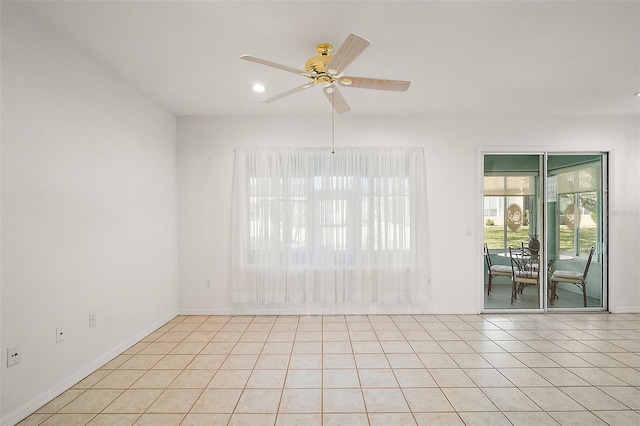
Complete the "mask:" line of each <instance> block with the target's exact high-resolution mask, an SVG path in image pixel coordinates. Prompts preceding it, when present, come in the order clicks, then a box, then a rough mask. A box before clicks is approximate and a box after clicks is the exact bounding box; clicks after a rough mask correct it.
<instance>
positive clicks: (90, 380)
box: [71, 370, 113, 389]
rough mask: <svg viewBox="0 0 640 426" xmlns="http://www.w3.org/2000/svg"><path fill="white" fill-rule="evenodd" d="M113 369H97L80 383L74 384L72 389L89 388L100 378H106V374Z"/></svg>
mask: <svg viewBox="0 0 640 426" xmlns="http://www.w3.org/2000/svg"><path fill="white" fill-rule="evenodd" d="M112 371H113V370H96V371H94V372H93V373H91V374H89V375H88V376H87V377H85V378H84V379H82V380H80V381H79V382H78V383H76V384H75V385H73V386H72V387H71V389H89V388H90V387H92V386H93V385H95V384H96V383H98V382H99V381H100V380H102V379H104V378H105V377H106V376H108V375H109V374H111V372H112Z"/></svg>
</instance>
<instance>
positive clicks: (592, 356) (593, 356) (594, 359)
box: [576, 352, 627, 367]
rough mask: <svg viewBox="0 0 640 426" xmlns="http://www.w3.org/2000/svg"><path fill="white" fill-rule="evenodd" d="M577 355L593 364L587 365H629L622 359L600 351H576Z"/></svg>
mask: <svg viewBox="0 0 640 426" xmlns="http://www.w3.org/2000/svg"><path fill="white" fill-rule="evenodd" d="M576 356H578V357H580V358H582V359H583V360H585V361H586V362H588V363H589V364H591V365H589V366H587V367H627V366H626V365H624V364H623V363H621V362H620V361H617V360H615V359H613V358H611V357H610V356H608V355H605V354H603V353H600V352H588V353H576Z"/></svg>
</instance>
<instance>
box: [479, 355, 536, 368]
mask: <svg viewBox="0 0 640 426" xmlns="http://www.w3.org/2000/svg"><path fill="white" fill-rule="evenodd" d="M481 355H482V357H483V358H484V359H486V360H487V361H489V364H491V365H493V367H494V368H525V367H526V365H524V364H523V363H522V362H521V361H520V360H519V359H518V358H516V357H514V356H513V355H511V354H510V353H506V352H505V353H483V354H481Z"/></svg>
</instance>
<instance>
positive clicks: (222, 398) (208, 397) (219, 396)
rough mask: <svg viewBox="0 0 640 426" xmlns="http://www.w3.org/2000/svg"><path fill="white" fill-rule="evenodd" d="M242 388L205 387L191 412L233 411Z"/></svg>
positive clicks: (214, 412)
mask: <svg viewBox="0 0 640 426" xmlns="http://www.w3.org/2000/svg"><path fill="white" fill-rule="evenodd" d="M241 394H242V389H205V390H204V391H203V392H202V394H201V395H200V397H199V398H198V400H197V401H196V402H195V404H193V408H191V413H210V414H222V413H229V414H231V413H233V410H234V409H235V407H236V405H237V404H238V400H239V399H240V395H241Z"/></svg>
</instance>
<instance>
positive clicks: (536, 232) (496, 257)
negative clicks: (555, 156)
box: [483, 154, 544, 309]
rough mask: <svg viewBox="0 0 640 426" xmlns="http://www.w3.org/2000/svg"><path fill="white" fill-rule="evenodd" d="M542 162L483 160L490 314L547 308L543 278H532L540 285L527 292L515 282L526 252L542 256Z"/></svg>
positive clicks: (487, 157) (518, 157)
mask: <svg viewBox="0 0 640 426" xmlns="http://www.w3.org/2000/svg"><path fill="white" fill-rule="evenodd" d="M543 160H544V157H543V156H542V155H538V154H533V155H526V154H525V155H522V154H520V155H485V156H484V218H483V220H484V242H485V253H484V255H485V259H484V260H485V261H484V268H485V291H484V307H485V309H542V307H543V305H542V303H543V300H542V294H543V291H542V290H543V286H542V280H540V279H539V278H540V277H539V276H538V277H537V278H536V277H535V276H533V274H532V278H535V280H534V281H537V282H536V283H534V284H533V285H526V286H522V288H520V287H521V286H520V285H519V284H516V285H513V279H512V278H513V277H512V271H513V267H514V266H515V267H516V269H517V267H518V261H519V260H520V259H519V258H518V256H520V254H519V253H521V252H522V250H523V248H526V249H528V248H529V246H531V247H532V248H534V249H535V248H536V247H537V248H538V249H537V253H534V255H535V256H539V257H541V256H542V254H543V250H540V249H539V248H540V247H542V246H541V243H542V242H543V241H544V238H543V235H542V234H543V233H542V232H541V231H542V229H543V220H542V219H543V203H542V197H541V194H542V183H543V179H541V177H542V176H544V173H542V170H543V167H542V166H543ZM510 249H511V250H510ZM543 260H544V259H540V261H543ZM512 263H513V265H512ZM543 264H544V263H543ZM535 274H539V272H538V271H535Z"/></svg>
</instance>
